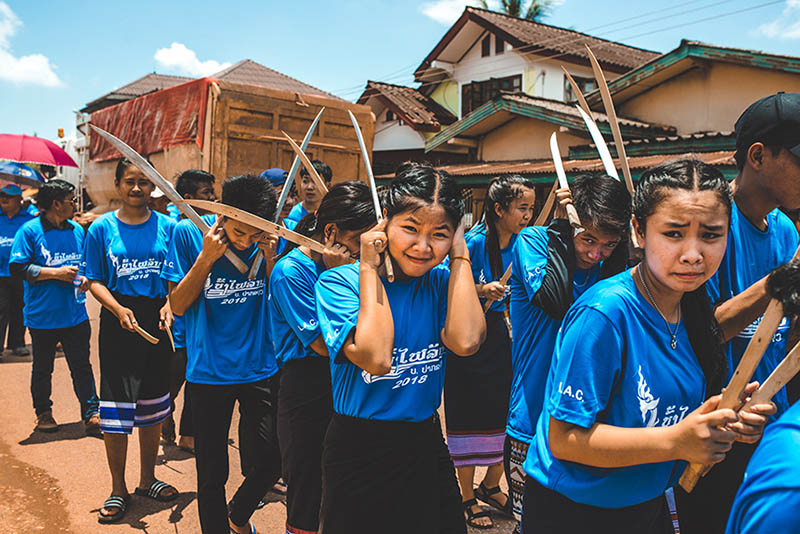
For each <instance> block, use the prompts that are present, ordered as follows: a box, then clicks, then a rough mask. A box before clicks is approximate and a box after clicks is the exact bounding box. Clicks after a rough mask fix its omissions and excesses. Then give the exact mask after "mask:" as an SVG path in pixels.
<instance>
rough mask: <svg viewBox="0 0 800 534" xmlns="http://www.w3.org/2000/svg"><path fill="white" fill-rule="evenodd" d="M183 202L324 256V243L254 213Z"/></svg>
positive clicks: (201, 202) (202, 202) (214, 205)
mask: <svg viewBox="0 0 800 534" xmlns="http://www.w3.org/2000/svg"><path fill="white" fill-rule="evenodd" d="M182 202H184V203H186V204H188V205H190V206H194V207H196V208H200V209H204V210H206V211H210V212H212V213H216V214H217V215H222V216H223V217H228V218H229V219H233V220H236V221H239V222H242V223H244V224H248V225H250V226H252V227H254V228H258V229H259V230H261V231H263V232H266V233H268V234H270V235H275V236H278V237H282V238H284V239H285V240H286V241H291V242H292V243H294V244H296V245H301V246H305V247H308V248H310V249H311V250H313V251H314V252H319V253H320V254H322V252H323V251H324V250H325V247H324V246H323V245H322V243H318V242H317V241H314V240H313V239H311V238H310V237H306V236H304V235H302V234H298V233H297V232H293V231H291V230H289V229H288V228H286V227H285V226H281V225H279V224H275V223H274V222H272V221H268V220H266V219H262V218H261V217H259V216H257V215H253V214H252V213H248V212H246V211H244V210H240V209H239V208H234V207H233V206H228V205H227V204H220V203H219V202H211V201H210V200H195V199H191V200H188V199H187V200H183V201H182Z"/></svg>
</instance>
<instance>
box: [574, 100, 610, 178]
mask: <svg viewBox="0 0 800 534" xmlns="http://www.w3.org/2000/svg"><path fill="white" fill-rule="evenodd" d="M575 108H576V109H577V110H578V113H580V114H581V117H582V118H583V122H584V123H585V124H586V128H587V129H588V130H589V134H590V135H591V136H592V141H594V145H595V147H597V153H598V154H599V155H600V161H602V162H603V167H604V168H605V170H606V174H607V175H609V176H613V177H614V178H616V179H617V180H619V174H618V173H617V168H616V167H614V160H613V159H612V158H611V152H609V151H608V145H607V144H606V140H605V139H603V134H601V133H600V128H598V127H597V124H595V122H594V120H592V118H591V117H590V116H589V115H587V114H586V112H585V111H583V110H582V109H581V107H580V106H578V105H576V106H575Z"/></svg>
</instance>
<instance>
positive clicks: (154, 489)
mask: <svg viewBox="0 0 800 534" xmlns="http://www.w3.org/2000/svg"><path fill="white" fill-rule="evenodd" d="M168 488H172V489H173V490H175V493H173V494H172V495H164V494H163V493H164V490H165V489H168ZM134 493H135V494H136V495H139V496H140V497H147V498H148V499H153V500H154V501H158V502H169V501H173V500H175V499H177V498H178V490H177V489H175V487H174V486H170V485H169V484H167V483H166V482H161V481H160V480H156V481H154V482H153V483H152V484H150V487H149V488H147V489H142V488H136V490H135V491H134Z"/></svg>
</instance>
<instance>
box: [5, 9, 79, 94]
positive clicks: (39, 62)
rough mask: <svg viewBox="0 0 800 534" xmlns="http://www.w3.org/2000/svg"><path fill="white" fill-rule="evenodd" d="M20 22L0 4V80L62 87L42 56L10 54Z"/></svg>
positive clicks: (47, 60)
mask: <svg viewBox="0 0 800 534" xmlns="http://www.w3.org/2000/svg"><path fill="white" fill-rule="evenodd" d="M20 26H22V21H21V20H20V19H19V17H17V15H16V14H15V13H14V12H13V11H11V8H10V7H9V6H8V4H6V3H5V2H0V80H5V81H9V82H13V83H16V84H26V83H29V84H33V85H43V86H45V87H59V86H61V85H63V83H61V80H60V79H59V78H58V76H57V75H56V73H55V72H54V71H53V66H52V65H50V60H49V59H47V57H46V56H44V55H42V54H30V55H28V56H21V57H16V56H15V55H14V54H13V53H12V52H11V38H12V37H13V36H14V34H15V33H17V29H18V28H19V27H20Z"/></svg>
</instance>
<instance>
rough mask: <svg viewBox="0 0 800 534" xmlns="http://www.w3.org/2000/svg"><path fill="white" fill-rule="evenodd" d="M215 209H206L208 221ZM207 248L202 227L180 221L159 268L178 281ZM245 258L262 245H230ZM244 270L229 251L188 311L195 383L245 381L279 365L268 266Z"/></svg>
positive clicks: (190, 371)
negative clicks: (269, 316) (269, 312)
mask: <svg viewBox="0 0 800 534" xmlns="http://www.w3.org/2000/svg"><path fill="white" fill-rule="evenodd" d="M213 217H215V216H214V215H203V218H204V219H205V220H206V222H208V223H209V224H210V225H211V224H213V223H214V218H213ZM202 249H203V233H202V232H201V231H200V229H199V228H197V226H195V224H194V223H193V222H192V221H190V220H188V219H185V220H183V221H181V222H180V223H178V226H177V227H176V229H175V236H174V238H173V246H172V247H170V251H169V257H168V258H167V261H166V262H164V269H163V270H162V272H161V276H163V277H164V278H165V279H166V280H169V281H171V282H176V283H177V282H180V281H181V280H182V279H183V278H184V277H185V276H186V274H187V273H188V272H189V269H191V268H192V265H194V262H195V260H196V259H197V256H199V255H200V251H201V250H202ZM228 250H233V251H234V253H235V254H236V255H237V256H239V258H241V259H242V261H244V262H245V263H246V264H248V265H249V264H251V263H252V262H253V260H254V259H255V256H256V252H257V251H258V248H257V247H256V245H252V246H250V247H249V248H247V249H246V250H236V249H235V248H233V247H230V248H229V249H228ZM247 275H248V273H247V272H245V273H244V274H242V273H240V272H239V271H238V270H237V269H236V267H234V266H233V264H231V262H230V260H228V259H227V258H226V257H224V256H223V257H221V258H220V259H218V260H217V261H216V262H214V265H213V266H212V267H211V272H210V273H209V275H208V278H206V282H205V285H204V287H203V290H202V292H201V294H200V295H198V296H197V299H196V300H195V301H194V303H192V305H191V306H190V307H189V309H188V310H186V313H185V314H184V316H183V317H184V325H185V329H186V352H187V362H186V380H187V381H189V382H193V383H197V384H217V385H222V384H247V383H251V382H257V381H259V380H263V379H265V378H269V377H270V376H272V375H274V374H275V373H276V372H277V371H278V365H277V363H276V362H275V356H274V353H273V349H272V341H271V340H270V337H269V332H268V328H267V291H266V289H267V288H266V285H267V284H266V271H265V268H264V265H263V264H262V266H261V268H260V269H259V271H258V273H256V278H255V279H254V280H248V279H247Z"/></svg>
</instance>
